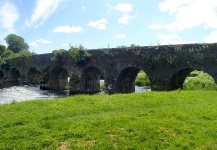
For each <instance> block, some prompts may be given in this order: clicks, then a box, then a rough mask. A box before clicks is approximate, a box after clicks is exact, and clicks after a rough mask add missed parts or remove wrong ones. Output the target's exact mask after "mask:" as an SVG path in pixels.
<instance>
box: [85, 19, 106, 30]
mask: <svg viewBox="0 0 217 150" xmlns="http://www.w3.org/2000/svg"><path fill="white" fill-rule="evenodd" d="M106 24H108V21H107V19H104V18H103V19H101V20H97V21H90V22H89V23H88V24H87V25H88V26H90V27H94V28H97V29H100V30H103V29H105V28H106Z"/></svg>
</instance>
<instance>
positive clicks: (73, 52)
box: [69, 45, 92, 66]
mask: <svg viewBox="0 0 217 150" xmlns="http://www.w3.org/2000/svg"><path fill="white" fill-rule="evenodd" d="M69 54H70V56H71V57H72V59H73V61H74V63H75V64H76V65H77V66H84V65H86V64H87V63H89V62H91V61H92V55H91V54H90V53H88V51H87V50H85V49H84V47H83V46H82V45H80V46H78V47H71V48H70V50H69Z"/></svg>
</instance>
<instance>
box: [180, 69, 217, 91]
mask: <svg viewBox="0 0 217 150" xmlns="http://www.w3.org/2000/svg"><path fill="white" fill-rule="evenodd" d="M183 89H184V90H199V89H202V90H217V84H216V83H215V81H214V79H213V78H212V77H211V76H210V75H209V74H207V73H204V72H203V71H197V70H196V71H193V72H191V74H190V75H189V77H187V79H186V80H185V83H184V86H183Z"/></svg>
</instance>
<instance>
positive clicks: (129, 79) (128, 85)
mask: <svg viewBox="0 0 217 150" xmlns="http://www.w3.org/2000/svg"><path fill="white" fill-rule="evenodd" d="M139 71H141V69H139V68H136V67H127V68H125V69H123V70H122V71H121V73H120V74H119V76H118V78H117V81H116V86H115V90H116V93H132V92H135V80H136V77H137V75H138V73H139Z"/></svg>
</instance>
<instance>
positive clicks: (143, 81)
mask: <svg viewBox="0 0 217 150" xmlns="http://www.w3.org/2000/svg"><path fill="white" fill-rule="evenodd" d="M135 85H137V86H150V80H149V78H148V76H147V74H146V73H145V72H144V71H140V72H139V73H138V75H137V77H136V80H135Z"/></svg>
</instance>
